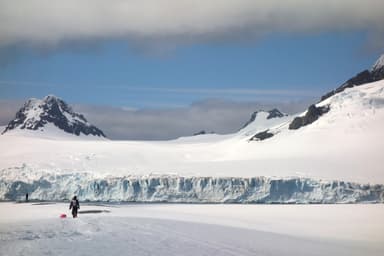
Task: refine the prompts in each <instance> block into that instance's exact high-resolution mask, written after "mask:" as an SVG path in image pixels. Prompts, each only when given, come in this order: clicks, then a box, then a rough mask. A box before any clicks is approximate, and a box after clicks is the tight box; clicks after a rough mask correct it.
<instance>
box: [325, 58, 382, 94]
mask: <svg viewBox="0 0 384 256" xmlns="http://www.w3.org/2000/svg"><path fill="white" fill-rule="evenodd" d="M383 56H384V55H383ZM383 56H381V57H380V59H381V58H383V59H384V57H383ZM380 59H379V60H378V62H377V63H376V64H375V65H374V67H373V68H372V69H371V70H364V71H363V72H360V73H358V74H357V75H356V76H354V77H352V78H351V79H349V80H348V81H346V82H345V83H343V84H342V85H341V86H340V87H338V88H337V89H335V90H333V91H330V92H328V93H326V94H325V95H323V96H322V97H321V100H320V101H323V100H326V99H328V98H329V97H331V96H333V95H335V94H336V93H339V92H342V91H344V90H345V89H347V88H351V87H354V86H359V85H362V84H366V83H372V82H376V81H379V80H382V79H384V66H382V65H379V64H378V63H379V61H380Z"/></svg>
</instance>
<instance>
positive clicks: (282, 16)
mask: <svg viewBox="0 0 384 256" xmlns="http://www.w3.org/2000/svg"><path fill="white" fill-rule="evenodd" d="M383 9H384V1H382V0H366V1H361V0H321V1H308V0H285V1H281V0H263V1H254V0H236V1H233V0H210V1H203V0H196V1H187V0H160V1H157V0H156V1H136V0H112V1H104V0H66V1H62V0H28V1H23V0H0V17H1V22H0V47H1V46H2V47H6V46H11V45H17V44H20V43H27V44H29V45H32V46H37V47H48V48H49V47H51V48H55V47H57V46H58V45H61V44H62V42H65V41H82V40H90V41H92V40H95V39H96V40H106V39H107V40H108V39H116V38H120V39H121V38H123V39H128V40H131V41H133V42H139V43H138V44H140V45H146V44H148V45H150V44H151V43H150V42H155V44H158V45H160V47H161V48H164V49H167V47H168V48H169V47H171V48H172V47H173V46H174V45H177V44H180V43H183V42H195V41H202V40H203V41H205V40H225V41H228V40H238V39H240V40H243V39H246V38H259V37H263V36H265V35H268V34H271V33H276V32H278V33H280V32H283V33H317V32H323V31H350V30H355V31H356V30H366V31H368V32H369V33H370V34H371V35H372V36H373V37H376V38H383V35H384V28H383V24H384V15H382V10H383Z"/></svg>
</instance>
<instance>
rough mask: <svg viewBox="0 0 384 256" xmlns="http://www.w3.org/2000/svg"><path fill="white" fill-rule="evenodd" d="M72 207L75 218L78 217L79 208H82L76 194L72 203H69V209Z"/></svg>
mask: <svg viewBox="0 0 384 256" xmlns="http://www.w3.org/2000/svg"><path fill="white" fill-rule="evenodd" d="M71 209H72V216H73V218H76V217H77V210H79V209H80V204H79V200H77V197H76V196H74V197H73V198H72V200H71V204H70V205H69V210H71Z"/></svg>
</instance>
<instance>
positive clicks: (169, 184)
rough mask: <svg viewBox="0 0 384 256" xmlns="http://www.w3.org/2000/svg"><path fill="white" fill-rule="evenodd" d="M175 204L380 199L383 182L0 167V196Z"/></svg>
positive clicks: (382, 200) (351, 201)
mask: <svg viewBox="0 0 384 256" xmlns="http://www.w3.org/2000/svg"><path fill="white" fill-rule="evenodd" d="M26 193H29V198H30V199H32V200H58V201H61V200H66V199H69V198H71V197H72V196H73V195H75V194H76V195H78V196H79V198H80V199H81V200H83V201H115V202H178V203H358V202H360V203H361V202H375V203H377V202H379V203H384V185H369V184H366V185H362V184H358V183H351V182H343V181H322V180H318V179H310V178H299V177H291V178H270V177H250V178H240V177H194V176H191V177H182V176H177V175H147V176H121V177H118V176H105V177H97V176H95V175H93V174H91V173H53V172H42V171H41V172H36V171H33V170H29V169H28V168H26V167H25V166H24V167H22V168H12V169H5V170H2V171H0V199H1V200H20V199H23V198H24V196H25V194H26Z"/></svg>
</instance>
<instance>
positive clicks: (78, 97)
mask: <svg viewBox="0 0 384 256" xmlns="http://www.w3.org/2000/svg"><path fill="white" fill-rule="evenodd" d="M366 37H367V36H366V34H365V33H364V32H360V31H356V32H346V33H330V32H328V33H320V34H305V35H272V36H270V37H268V38H264V39H261V40H249V41H243V42H219V43H215V42H205V43H203V42H199V43H195V44H185V45H180V46H177V47H175V48H173V49H170V50H167V51H166V52H163V53H153V52H151V50H150V49H149V50H148V49H138V48H137V46H135V47H133V46H131V45H130V43H129V42H127V41H123V40H111V41H103V42H100V43H97V44H96V45H87V42H84V43H82V44H81V45H80V47H76V48H75V49H72V48H71V47H70V46H66V47H63V48H60V49H56V50H52V51H49V52H42V50H35V49H31V48H30V47H25V48H18V49H17V53H18V55H16V53H15V57H16V56H17V58H16V59H15V60H14V61H11V62H8V63H6V64H3V66H2V67H1V69H0V88H2V90H1V91H2V93H1V98H3V99H25V98H29V97H38V98H41V97H44V96H45V95H47V94H55V95H57V96H60V97H62V98H63V99H65V100H67V101H69V102H74V103H87V104H102V105H112V106H125V107H133V108H166V107H175V106H186V105H189V104H190V103H192V102H194V101H199V100H202V99H207V98H223V99H230V100H235V101H252V100H258V101H260V100H265V101H279V100H297V99H302V98H306V97H307V98H308V97H318V96H320V95H321V94H322V93H324V92H326V91H328V90H330V89H332V88H334V87H337V86H338V85H340V84H341V83H342V82H344V81H345V80H346V79H348V78H349V77H351V76H352V75H354V74H355V73H357V72H358V71H361V70H363V69H365V68H369V67H370V66H371V65H372V63H373V62H374V61H375V59H376V58H377V57H378V56H377V53H375V52H372V53H367V52H364V50H363V49H364V44H365V42H366ZM15 51H16V50H15ZM145 51H148V52H145Z"/></svg>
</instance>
